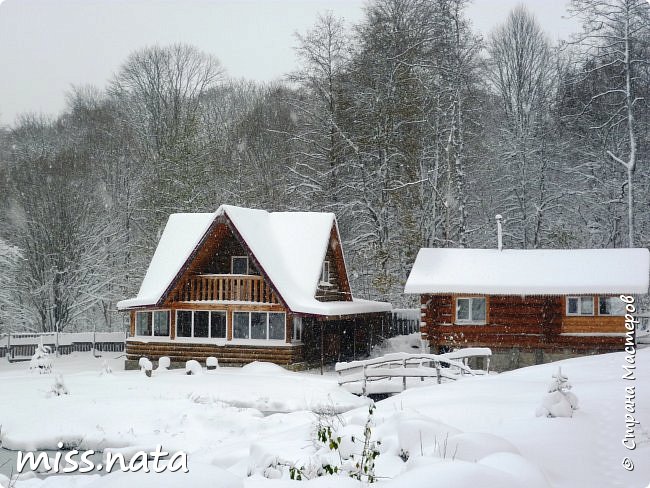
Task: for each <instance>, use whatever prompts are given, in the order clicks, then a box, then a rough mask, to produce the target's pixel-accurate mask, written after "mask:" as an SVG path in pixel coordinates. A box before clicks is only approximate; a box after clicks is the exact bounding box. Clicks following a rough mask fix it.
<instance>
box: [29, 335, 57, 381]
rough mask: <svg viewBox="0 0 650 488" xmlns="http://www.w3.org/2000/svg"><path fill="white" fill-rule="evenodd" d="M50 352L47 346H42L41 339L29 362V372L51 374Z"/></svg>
mask: <svg viewBox="0 0 650 488" xmlns="http://www.w3.org/2000/svg"><path fill="white" fill-rule="evenodd" d="M51 354H52V351H51V350H50V348H49V347H48V346H44V345H43V339H41V341H40V342H39V344H38V346H36V351H35V352H34V355H33V356H32V359H31V360H30V361H29V369H30V371H38V372H39V373H40V374H43V373H47V374H49V373H51V372H52V355H51Z"/></svg>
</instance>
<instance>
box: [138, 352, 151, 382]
mask: <svg viewBox="0 0 650 488" xmlns="http://www.w3.org/2000/svg"><path fill="white" fill-rule="evenodd" d="M138 365H139V366H140V371H144V374H146V375H147V376H149V377H151V371H152V370H153V364H151V361H149V359H147V358H144V357H142V358H140V360H139V361H138Z"/></svg>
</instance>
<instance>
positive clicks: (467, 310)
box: [456, 297, 486, 324]
mask: <svg viewBox="0 0 650 488" xmlns="http://www.w3.org/2000/svg"><path fill="white" fill-rule="evenodd" d="M485 305H486V303H485V297H459V298H456V322H457V323H459V324H485V315H486V314H485V309H486V307H485Z"/></svg>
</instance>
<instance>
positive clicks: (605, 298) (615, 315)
mask: <svg viewBox="0 0 650 488" xmlns="http://www.w3.org/2000/svg"><path fill="white" fill-rule="evenodd" d="M601 300H619V301H620V300H621V299H620V298H618V297H610V296H607V295H599V296H598V315H600V316H602V317H623V316H625V304H624V303H623V302H621V305H622V308H623V310H622V311H623V313H601V312H600V301H601Z"/></svg>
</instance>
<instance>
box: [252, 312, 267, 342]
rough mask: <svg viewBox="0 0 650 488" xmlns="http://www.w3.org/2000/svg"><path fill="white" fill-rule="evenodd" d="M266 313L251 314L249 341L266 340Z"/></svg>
mask: <svg viewBox="0 0 650 488" xmlns="http://www.w3.org/2000/svg"><path fill="white" fill-rule="evenodd" d="M266 316H267V314H266V313H259V312H251V339H266V338H267V337H266V318H267V317H266Z"/></svg>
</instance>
